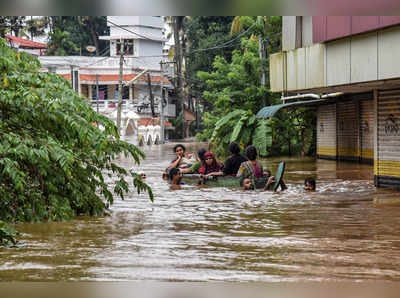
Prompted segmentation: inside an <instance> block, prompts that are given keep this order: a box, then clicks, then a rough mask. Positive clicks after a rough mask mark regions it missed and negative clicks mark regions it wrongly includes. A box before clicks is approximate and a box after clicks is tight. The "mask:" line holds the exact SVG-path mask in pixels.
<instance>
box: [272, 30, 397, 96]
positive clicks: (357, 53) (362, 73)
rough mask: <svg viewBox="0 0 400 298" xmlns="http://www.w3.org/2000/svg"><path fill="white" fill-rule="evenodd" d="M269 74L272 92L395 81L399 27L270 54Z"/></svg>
mask: <svg viewBox="0 0 400 298" xmlns="http://www.w3.org/2000/svg"><path fill="white" fill-rule="evenodd" d="M304 52H305V57H306V59H303V58H302V57H303V53H304ZM280 69H282V70H281V71H279V72H277V73H274V71H276V70H280ZM270 72H271V74H272V75H271V76H270V83H271V90H272V91H273V92H281V91H288V92H297V91H304V92H305V91H310V90H311V91H312V89H316V88H319V89H321V88H326V87H334V86H340V85H349V84H358V83H364V82H373V81H379V80H387V79H398V78H400V26H394V27H390V28H387V29H383V30H380V31H375V32H370V33H366V34H361V35H356V36H351V37H348V38H343V39H340V40H336V41H332V42H327V43H324V44H314V45H312V46H307V47H302V48H297V49H294V50H290V51H286V52H281V53H276V54H273V55H271V56H270ZM304 75H305V77H306V79H305V85H304V84H303V83H302V81H301V80H299V78H302V77H304Z"/></svg>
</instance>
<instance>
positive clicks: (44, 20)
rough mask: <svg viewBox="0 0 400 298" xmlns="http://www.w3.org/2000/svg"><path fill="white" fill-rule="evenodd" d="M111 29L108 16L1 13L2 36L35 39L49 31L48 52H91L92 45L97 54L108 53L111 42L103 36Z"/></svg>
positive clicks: (59, 53)
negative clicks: (102, 37)
mask: <svg viewBox="0 0 400 298" xmlns="http://www.w3.org/2000/svg"><path fill="white" fill-rule="evenodd" d="M108 31H109V29H108V27H107V18H106V17H105V16H45V17H38V16H35V17H26V16H0V37H5V35H6V34H11V35H14V36H18V37H23V38H33V37H37V36H44V35H45V34H46V32H47V33H48V37H49V40H48V49H47V54H48V55H58V56H65V55H78V54H81V55H91V53H89V52H87V51H86V47H87V46H88V45H92V46H95V47H96V55H97V56H100V55H103V54H107V50H108V49H109V43H108V42H107V41H105V40H100V39H99V36H101V35H108V33H109V32H108Z"/></svg>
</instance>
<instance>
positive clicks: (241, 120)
mask: <svg viewBox="0 0 400 298" xmlns="http://www.w3.org/2000/svg"><path fill="white" fill-rule="evenodd" d="M259 20H260V18H258V19H256V18H254V17H236V18H235V20H234V22H233V24H232V29H234V30H233V31H235V30H239V31H240V30H245V29H246V28H250V27H251V28H250V29H252V30H250V31H249V34H247V35H244V36H243V37H242V39H241V47H240V49H237V50H234V51H233V52H232V59H231V60H230V61H229V60H227V59H226V58H225V57H221V56H216V57H215V59H214V62H213V65H212V67H213V68H212V71H208V72H204V71H199V72H198V77H199V78H200V79H201V80H202V81H203V82H204V83H205V86H206V87H205V90H204V92H203V98H204V100H206V101H207V102H208V103H209V104H210V105H212V106H213V109H212V110H211V111H207V112H205V113H204V115H203V123H202V125H203V127H204V130H203V131H202V133H200V134H198V135H197V137H198V138H199V139H200V140H211V144H212V146H213V149H214V150H215V151H216V152H217V154H219V155H225V154H226V153H227V148H228V146H227V145H228V144H229V142H230V141H238V142H239V143H240V144H241V145H242V147H245V146H247V145H249V144H253V145H255V146H256V147H257V148H258V150H259V152H260V155H261V156H267V155H283V154H284V155H292V154H300V153H303V154H304V153H310V152H312V151H313V150H314V147H315V146H314V143H315V136H314V130H313V127H315V125H314V124H315V123H314V121H315V113H314V112H313V111H312V110H309V109H307V110H305V109H296V110H292V111H287V110H282V111H280V112H279V113H278V115H277V116H276V117H275V118H273V119H261V120H260V119H256V117H255V114H256V113H257V112H258V111H259V110H260V109H261V108H262V107H263V106H264V105H267V106H268V105H274V104H278V103H280V100H279V95H274V94H271V93H270V92H269V70H268V69H269V65H268V60H266V61H265V60H263V59H261V58H260V52H259V46H260V42H259V41H260V39H262V40H264V41H266V42H265V43H266V45H267V46H266V49H267V51H268V52H276V51H278V50H279V47H280V42H279V38H280V29H281V20H280V18H279V17H270V18H262V19H261V20H262V22H259ZM250 32H252V33H251V34H250ZM262 65H264V66H265V67H264V69H265V70H266V84H265V86H262V84H260V78H261V66H262Z"/></svg>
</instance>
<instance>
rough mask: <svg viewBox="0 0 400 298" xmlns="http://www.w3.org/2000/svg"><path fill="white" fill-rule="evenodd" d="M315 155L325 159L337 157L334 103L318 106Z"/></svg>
mask: <svg viewBox="0 0 400 298" xmlns="http://www.w3.org/2000/svg"><path fill="white" fill-rule="evenodd" d="M317 157H319V158H325V159H336V158H337V145H336V104H330V105H323V106H319V107H318V112H317Z"/></svg>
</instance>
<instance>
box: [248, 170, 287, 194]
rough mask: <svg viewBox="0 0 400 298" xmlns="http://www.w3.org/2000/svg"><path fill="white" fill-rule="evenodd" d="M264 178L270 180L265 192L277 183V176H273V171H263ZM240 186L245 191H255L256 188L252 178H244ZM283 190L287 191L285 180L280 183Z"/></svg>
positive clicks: (266, 184)
mask: <svg viewBox="0 0 400 298" xmlns="http://www.w3.org/2000/svg"><path fill="white" fill-rule="evenodd" d="M263 176H264V177H266V178H268V179H267V182H266V183H265V186H264V191H265V190H270V187H271V185H272V184H273V183H275V176H271V171H270V170H267V169H266V170H264V171H263ZM240 186H241V187H243V189H244V190H254V189H255V187H254V185H253V181H252V180H251V179H250V178H242V179H241V180H240ZM280 187H281V190H285V189H287V187H286V184H285V182H284V181H283V179H282V180H281V183H280Z"/></svg>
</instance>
